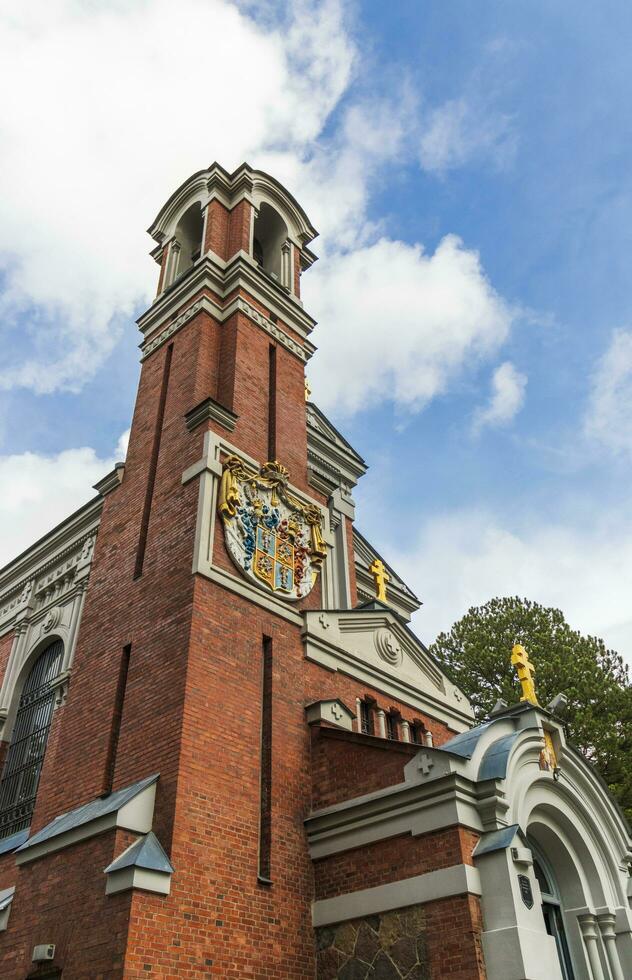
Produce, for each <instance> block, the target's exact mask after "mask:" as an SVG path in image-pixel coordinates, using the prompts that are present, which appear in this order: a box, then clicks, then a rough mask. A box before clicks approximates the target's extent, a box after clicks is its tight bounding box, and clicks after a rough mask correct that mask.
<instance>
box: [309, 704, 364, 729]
mask: <svg viewBox="0 0 632 980" xmlns="http://www.w3.org/2000/svg"><path fill="white" fill-rule="evenodd" d="M305 714H306V717H307V724H308V725H316V724H318V723H319V722H321V721H322V722H325V723H326V724H328V725H335V727H336V728H342V729H344V730H345V731H347V732H352V731H353V722H354V719H355V715H354V713H353V711H351V710H350V708H348V707H347V706H346V704H345V703H344V701H337V700H329V701H314V703H313V704H308V705H307V707H306V708H305Z"/></svg>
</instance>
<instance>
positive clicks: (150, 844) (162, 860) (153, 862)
mask: <svg viewBox="0 0 632 980" xmlns="http://www.w3.org/2000/svg"><path fill="white" fill-rule="evenodd" d="M123 868H147V869H148V870H149V871H163V872H164V873H165V874H172V873H173V865H172V864H171V861H170V860H169V858H168V857H167V855H166V854H165V852H164V850H163V847H162V844H161V843H160V841H159V840H158V838H157V837H156V835H155V834H154V832H153V830H150V831H149V833H148V834H145V836H144V837H139V839H138V840H137V841H136V842H135V843H134V844H132V846H131V847H128V848H127V850H126V851H123V853H122V854H121V855H120V857H117V858H116V859H115V860H114V861H112V863H111V864H109V865H108V866H107V868H106V869H105V874H109V873H110V872H111V871H122V870H123Z"/></svg>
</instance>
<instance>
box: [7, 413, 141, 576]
mask: <svg viewBox="0 0 632 980" xmlns="http://www.w3.org/2000/svg"><path fill="white" fill-rule="evenodd" d="M128 439H129V430H127V432H124V433H123V434H122V435H121V437H120V439H119V441H118V443H117V445H116V448H115V450H114V453H113V454H112V456H110V457H106V458H101V457H99V456H98V455H97V453H96V452H95V451H94V449H92V448H90V447H88V446H84V447H82V448H80V449H65V450H63V452H60V453H56V454H54V455H44V454H40V453H30V452H26V453H16V454H14V455H7V456H0V527H1V528H2V536H1V537H0V568H1V567H2V566H3V565H5V564H6V563H7V562H8V561H10V560H11V559H12V558H15V556H16V555H18V554H20V553H21V552H22V551H24V550H25V549H26V548H28V547H29V546H30V545H31V544H32V543H33V542H34V541H37V540H38V538H40V537H42V535H44V534H46V533H47V532H48V531H50V530H51V528H53V527H55V526H56V525H57V524H59V523H60V522H61V521H63V520H65V518H66V517H68V515H69V514H71V513H72V512H73V511H74V510H76V509H77V508H78V507H81V505H82V504H85V503H87V501H88V500H90V499H92V497H94V496H95V491H94V490H93V489H92V487H93V485H94V484H95V483H96V481H97V480H99V479H101V477H103V476H105V474H106V473H108V472H109V470H111V469H112V468H113V466H114V463H115V462H118V461H119V460H123V459H125V453H126V451H127V441H128Z"/></svg>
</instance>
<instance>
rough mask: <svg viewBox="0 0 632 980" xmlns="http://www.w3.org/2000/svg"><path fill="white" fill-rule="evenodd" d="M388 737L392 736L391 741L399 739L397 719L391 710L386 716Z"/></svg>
mask: <svg viewBox="0 0 632 980" xmlns="http://www.w3.org/2000/svg"><path fill="white" fill-rule="evenodd" d="M386 737H387V738H390V740H391V742H396V741H397V720H396V718H395V715H393V714H391V713H390V712H389V713H388V714H387V716H386Z"/></svg>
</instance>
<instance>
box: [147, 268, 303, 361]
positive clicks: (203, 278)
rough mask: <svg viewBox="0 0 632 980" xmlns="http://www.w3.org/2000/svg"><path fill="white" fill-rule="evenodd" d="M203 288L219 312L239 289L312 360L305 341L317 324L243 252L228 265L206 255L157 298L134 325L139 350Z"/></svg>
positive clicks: (298, 303)
mask: <svg viewBox="0 0 632 980" xmlns="http://www.w3.org/2000/svg"><path fill="white" fill-rule="evenodd" d="M204 288H208V289H210V290H211V291H212V292H213V294H214V295H216V296H218V297H219V299H220V302H221V308H222V309H223V308H224V300H226V299H227V298H229V297H231V296H233V295H234V294H235V292H236V291H237V290H238V289H240V288H241V289H243V290H244V291H245V292H247V293H248V295H249V296H250V297H251V298H252V299H255V300H257V301H258V302H260V303H261V304H262V305H263V306H265V307H266V309H268V310H269V311H270V312H271V313H274V314H275V315H276V316H277V317H278V319H279V320H280V322H281V323H284V324H286V325H287V326H289V327H290V328H291V329H292V330H294V331H295V332H296V333H297V334H298V335H299V336H300V337H301V338H302V340H303V347H304V350H305V353H306V358H305V359H307V358H308V357H311V355H312V354H313V353H314V351H315V350H316V348H315V347H314V345H313V344H312V343H311V341H310V340H309V339H308V335H309V334H310V333H311V331H312V330H313V328H314V326H315V324H316V321H315V320H314V319H313V318H312V317H310V316H309V315H308V314H307V313H306V312H305V311H304V309H303V307H302V305H301V303H300V300H298V299H297V297H295V296H292V295H291V294H290V293H287V292H286V291H285V290H284V289H283V288H282V287H281V286H280V285H278V284H276V283H274V281H273V280H271V281H268V279H267V278H266V277H265V276H264V275H262V274H261V272H260V270H259V267H258V266H257V264H256V262H255V261H254V259H253V258H252V257H251V256H250V255H248V253H247V252H245V251H244V250H243V249H242V250H240V251H239V252H236V253H235V255H234V256H233V257H232V258H231V259H230V260H229V261H228V262H225V261H224V260H223V259H221V258H220V257H219V256H218V255H216V254H215V253H214V252H211V251H209V252H207V253H206V255H204V256H203V257H201V258H200V259H199V260H198V261H197V262H196V263H195V265H194V266H192V268H191V269H190V270H189V271H188V273H187V275H186V276H183V278H182V281H181V282H176V283H174V284H173V288H170V289H168V290H167V291H166V292H165V293H161V295H160V296H159V297H156V299H155V300H154V302H153V303H152V305H151V306H150V307H149V308H148V309H147V310H146V311H145V313H143V314H142V316H140V317H139V318H138V320H137V321H136V322H137V324H138V328H139V330H140V332H141V333H142V334H143V337H144V340H143V341H142V343H141V347H144V346H145V344H146V343H147V340H148V339H149V338H150V337H152V336H154V335H155V334H156V333H157V332H158V331H160V330H161V328H164V326H165V325H168V323H169V322H170V321H171V320H172V319H174V318H177V317H178V316H179V313H180V311H181V310H182V309H183V308H184V307H186V304H187V303H192V302H194V301H195V299H196V298H199V296H200V293H201V292H202V290H204ZM209 302H211V300H209Z"/></svg>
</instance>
